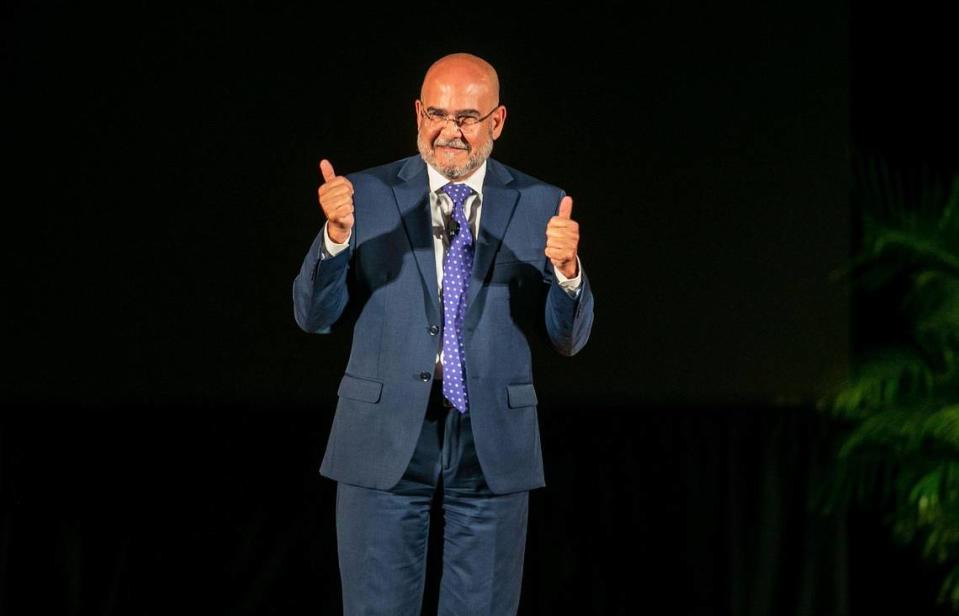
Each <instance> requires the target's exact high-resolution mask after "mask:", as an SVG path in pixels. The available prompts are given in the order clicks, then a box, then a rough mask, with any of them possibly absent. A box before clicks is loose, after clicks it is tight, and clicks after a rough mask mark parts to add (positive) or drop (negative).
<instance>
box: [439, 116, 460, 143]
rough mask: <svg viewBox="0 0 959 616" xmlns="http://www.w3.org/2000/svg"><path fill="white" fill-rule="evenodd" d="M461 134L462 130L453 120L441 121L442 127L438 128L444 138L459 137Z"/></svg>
mask: <svg viewBox="0 0 959 616" xmlns="http://www.w3.org/2000/svg"><path fill="white" fill-rule="evenodd" d="M462 134H463V131H462V130H460V127H459V126H457V124H456V122H454V121H453V120H446V121H445V122H443V128H442V129H440V135H442V136H443V138H444V139H457V138H459V137H461V136H462Z"/></svg>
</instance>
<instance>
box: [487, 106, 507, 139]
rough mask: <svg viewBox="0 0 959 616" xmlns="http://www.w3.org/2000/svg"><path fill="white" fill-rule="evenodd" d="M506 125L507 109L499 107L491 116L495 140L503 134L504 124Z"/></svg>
mask: <svg viewBox="0 0 959 616" xmlns="http://www.w3.org/2000/svg"><path fill="white" fill-rule="evenodd" d="M505 123H506V107H504V106H503V105H500V106H499V109H497V110H496V111H495V112H494V113H493V115H492V116H490V126H491V127H492V130H493V139H499V136H500V134H501V133H502V132H503V124H505Z"/></svg>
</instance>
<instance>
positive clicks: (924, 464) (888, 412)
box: [818, 161, 959, 611]
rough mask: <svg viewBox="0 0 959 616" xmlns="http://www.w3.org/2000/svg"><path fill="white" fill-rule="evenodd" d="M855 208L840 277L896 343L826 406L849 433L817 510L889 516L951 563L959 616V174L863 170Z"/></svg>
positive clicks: (865, 166) (949, 583)
mask: <svg viewBox="0 0 959 616" xmlns="http://www.w3.org/2000/svg"><path fill="white" fill-rule="evenodd" d="M947 186H948V188H947ZM853 199H854V203H855V204H857V205H858V206H859V207H860V209H861V212H862V217H863V218H862V220H863V229H862V231H863V234H862V246H861V250H860V252H859V254H858V255H856V256H855V258H853V259H851V260H850V263H849V264H848V265H847V266H846V267H844V268H843V269H842V270H840V271H839V272H837V273H836V274H834V276H836V277H838V276H841V277H843V278H845V279H847V280H848V281H849V282H850V283H851V284H852V285H853V287H854V288H855V289H857V290H858V291H859V292H860V293H862V294H863V295H862V296H863V297H865V298H866V301H867V303H866V304H865V305H864V306H863V310H873V309H875V310H876V312H875V313H876V314H880V315H883V317H884V318H885V317H887V315H888V318H889V319H892V322H890V323H888V324H887V327H888V330H889V331H895V332H896V336H893V337H892V339H893V340H894V342H895V345H896V346H890V345H888V344H887V346H886V347H885V348H881V349H879V350H878V351H877V350H873V351H871V352H870V355H869V356H867V357H858V358H854V359H855V362H856V366H855V368H854V369H853V371H852V373H851V376H850V378H849V381H848V382H847V383H846V384H845V386H844V387H843V388H842V389H841V390H840V391H839V392H838V393H837V394H836V395H835V396H834V397H833V398H832V400H831V404H828V405H825V407H826V408H827V410H828V411H830V412H831V413H832V414H833V415H834V416H835V417H837V418H839V419H841V420H842V421H844V422H845V423H846V425H847V428H848V431H847V432H846V434H845V437H844V439H843V441H842V442H841V443H840V444H839V447H838V449H837V456H836V467H835V469H834V473H833V476H832V479H831V481H829V482H827V483H826V484H824V485H823V487H822V489H821V491H820V497H819V501H818V502H819V506H820V508H821V510H823V511H836V510H838V509H841V508H842V507H844V506H848V505H849V504H850V503H851V502H853V501H856V502H859V503H866V502H869V501H870V499H871V500H872V502H873V503H875V504H876V505H877V506H880V507H882V508H883V509H890V507H891V514H890V515H889V517H888V522H889V524H890V529H891V531H892V534H893V536H894V537H895V538H896V539H898V540H900V541H903V542H907V543H914V544H915V545H917V547H919V548H920V549H921V553H922V554H923V556H924V557H925V558H927V559H929V560H931V561H934V562H937V563H941V564H945V565H947V566H948V568H949V573H948V574H947V575H946V577H945V579H944V581H943V584H942V587H941V591H940V597H939V598H940V601H943V602H946V603H948V604H949V605H951V606H952V608H953V609H955V610H956V611H959V177H956V178H954V179H952V180H951V182H948V183H947V182H942V181H941V180H940V179H939V178H935V177H933V176H932V175H931V174H929V173H924V174H922V175H920V176H919V177H918V178H915V177H904V176H903V175H901V174H894V173H891V172H890V171H889V169H888V168H887V167H886V166H885V165H884V164H883V163H881V162H877V161H865V162H861V163H860V164H859V166H858V169H857V174H856V182H855V185H854V194H853ZM870 300H871V301H872V302H873V304H872V305H871V304H869V303H868V302H869V301H870ZM880 327H881V325H880ZM887 334H888V332H887V331H881V332H877V333H876V338H877V339H878V340H886V339H889V336H888V335H887ZM890 344H891V343H890Z"/></svg>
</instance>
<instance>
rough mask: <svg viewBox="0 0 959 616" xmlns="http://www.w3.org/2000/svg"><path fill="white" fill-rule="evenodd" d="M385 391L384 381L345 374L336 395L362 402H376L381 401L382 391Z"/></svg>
mask: <svg viewBox="0 0 959 616" xmlns="http://www.w3.org/2000/svg"><path fill="white" fill-rule="evenodd" d="M382 391H383V383H380V382H379V381H371V380H369V379H361V378H357V377H355V376H350V375H349V374H344V375H343V380H341V381H340V388H339V389H338V390H337V391H336V395H338V396H339V397H341V398H349V399H350V400H359V401H360V402H371V403H376V402H379V401H380V393H382Z"/></svg>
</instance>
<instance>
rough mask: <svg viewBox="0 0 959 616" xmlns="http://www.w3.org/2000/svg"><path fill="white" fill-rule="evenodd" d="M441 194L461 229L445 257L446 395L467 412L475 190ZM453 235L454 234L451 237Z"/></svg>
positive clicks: (456, 188) (461, 187) (457, 187)
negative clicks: (470, 204) (469, 208)
mask: <svg viewBox="0 0 959 616" xmlns="http://www.w3.org/2000/svg"><path fill="white" fill-rule="evenodd" d="M439 192H442V193H446V194H447V195H449V198H450V199H451V200H452V201H453V220H452V221H451V222H450V227H452V228H453V229H457V228H458V229H459V230H458V231H457V232H456V235H455V236H453V239H452V240H451V241H450V248H449V250H448V251H447V253H446V257H444V258H443V396H445V397H446V399H447V400H449V401H450V404H452V405H453V406H455V407H456V409H457V410H458V411H459V412H460V413H465V412H466V409H467V408H468V406H469V400H468V398H467V392H466V354H465V352H464V350H463V317H464V316H465V314H466V291H467V289H469V284H470V274H471V273H472V271H473V235H472V234H471V233H470V227H469V224H468V223H467V222H466V210H465V208H464V207H463V206H464V204H465V203H466V199H467V198H468V197H469V196H470V195H472V194H473V189H472V188H470V187H469V186H467V185H466V184H453V183H450V184H447V185H446V186H444V187H442V188H440V190H439ZM451 236H452V234H451Z"/></svg>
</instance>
